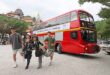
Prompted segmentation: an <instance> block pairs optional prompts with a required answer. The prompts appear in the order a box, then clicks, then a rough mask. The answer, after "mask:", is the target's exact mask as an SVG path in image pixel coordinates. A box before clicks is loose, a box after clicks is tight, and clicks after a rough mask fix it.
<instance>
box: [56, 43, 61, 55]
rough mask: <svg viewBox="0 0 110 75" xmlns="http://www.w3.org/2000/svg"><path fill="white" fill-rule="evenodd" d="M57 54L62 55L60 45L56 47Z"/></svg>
mask: <svg viewBox="0 0 110 75" xmlns="http://www.w3.org/2000/svg"><path fill="white" fill-rule="evenodd" d="M57 52H58V53H59V54H61V53H62V47H61V45H60V44H58V46H57Z"/></svg>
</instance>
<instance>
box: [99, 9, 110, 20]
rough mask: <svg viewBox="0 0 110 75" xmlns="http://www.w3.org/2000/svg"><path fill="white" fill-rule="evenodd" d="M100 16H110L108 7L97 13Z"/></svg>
mask: <svg viewBox="0 0 110 75" xmlns="http://www.w3.org/2000/svg"><path fill="white" fill-rule="evenodd" d="M98 15H99V16H100V17H101V18H110V9H109V8H102V10H101V11H100V13H99V14H98Z"/></svg>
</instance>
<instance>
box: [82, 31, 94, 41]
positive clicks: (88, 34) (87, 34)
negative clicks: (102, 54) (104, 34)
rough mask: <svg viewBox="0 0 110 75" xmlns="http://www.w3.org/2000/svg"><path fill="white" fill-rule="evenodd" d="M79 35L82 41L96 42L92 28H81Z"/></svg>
mask: <svg viewBox="0 0 110 75" xmlns="http://www.w3.org/2000/svg"><path fill="white" fill-rule="evenodd" d="M81 36H82V39H83V40H84V41H87V42H96V33H95V31H92V30H81Z"/></svg>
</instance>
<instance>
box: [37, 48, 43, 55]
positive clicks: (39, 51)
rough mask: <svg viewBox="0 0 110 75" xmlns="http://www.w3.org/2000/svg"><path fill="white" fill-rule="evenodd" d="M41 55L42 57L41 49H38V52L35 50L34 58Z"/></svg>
mask: <svg viewBox="0 0 110 75" xmlns="http://www.w3.org/2000/svg"><path fill="white" fill-rule="evenodd" d="M41 55H43V50H42V49H39V50H36V51H35V56H36V57H39V56H41Z"/></svg>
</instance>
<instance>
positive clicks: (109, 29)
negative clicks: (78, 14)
mask: <svg viewBox="0 0 110 75" xmlns="http://www.w3.org/2000/svg"><path fill="white" fill-rule="evenodd" d="M107 22H110V21H108V20H102V21H97V22H96V29H97V33H98V38H101V39H107V38H110V35H109V33H110V24H109V23H107Z"/></svg>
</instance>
